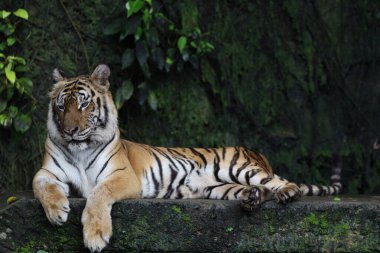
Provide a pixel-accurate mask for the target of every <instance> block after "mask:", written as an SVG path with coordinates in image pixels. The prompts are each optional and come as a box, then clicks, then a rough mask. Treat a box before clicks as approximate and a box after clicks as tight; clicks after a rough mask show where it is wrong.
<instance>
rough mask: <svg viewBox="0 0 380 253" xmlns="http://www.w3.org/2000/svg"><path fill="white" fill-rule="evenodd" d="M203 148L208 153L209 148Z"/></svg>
mask: <svg viewBox="0 0 380 253" xmlns="http://www.w3.org/2000/svg"><path fill="white" fill-rule="evenodd" d="M203 149H204V150H206V151H207V152H208V153H211V151H210V149H208V148H203Z"/></svg>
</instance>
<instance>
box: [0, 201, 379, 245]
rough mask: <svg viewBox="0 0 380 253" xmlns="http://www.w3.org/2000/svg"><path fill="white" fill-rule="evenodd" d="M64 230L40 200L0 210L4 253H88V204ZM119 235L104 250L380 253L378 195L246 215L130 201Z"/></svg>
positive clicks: (123, 208) (118, 216)
mask: <svg viewBox="0 0 380 253" xmlns="http://www.w3.org/2000/svg"><path fill="white" fill-rule="evenodd" d="M70 204H71V209H72V210H71V212H70V215H69V220H68V222H67V223H66V224H65V225H64V226H62V227H54V226H52V225H50V224H49V222H48V221H47V219H46V218H45V215H44V213H43V209H42V207H41V205H40V204H39V202H38V201H37V200H35V199H33V198H20V199H19V200H17V201H16V202H14V203H12V204H10V205H8V206H5V207H2V208H1V209H0V252H37V251H38V250H44V251H46V252H88V251H87V250H86V249H85V248H84V246H83V242H82V225H81V223H80V214H81V212H82V210H83V208H84V205H85V200H84V199H70ZM112 217H113V227H114V236H113V238H112V239H111V243H110V245H109V246H108V247H107V248H106V249H105V250H104V252H348V251H349V252H379V251H380V196H371V197H347V196H343V197H340V200H339V199H334V197H304V198H303V199H302V200H300V201H297V202H294V203H290V204H287V205H286V206H285V205H279V204H277V203H275V202H269V203H266V204H264V205H263V206H262V207H261V208H260V209H258V210H256V211H254V212H246V211H243V210H242V209H241V208H240V205H239V202H237V201H215V200H159V199H153V200H147V199H144V200H126V201H122V202H119V203H116V204H115V205H114V207H113V210H112Z"/></svg>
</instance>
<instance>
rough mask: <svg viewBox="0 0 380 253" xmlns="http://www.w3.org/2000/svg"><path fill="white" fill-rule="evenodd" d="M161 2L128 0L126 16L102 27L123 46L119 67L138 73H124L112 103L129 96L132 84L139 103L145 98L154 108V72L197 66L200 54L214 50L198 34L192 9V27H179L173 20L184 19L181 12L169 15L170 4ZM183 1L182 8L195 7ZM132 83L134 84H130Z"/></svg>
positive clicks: (191, 8)
mask: <svg viewBox="0 0 380 253" xmlns="http://www.w3.org/2000/svg"><path fill="white" fill-rule="evenodd" d="M164 2H165V1H158V0H153V1H152V0H128V1H126V5H125V8H126V12H127V16H126V18H125V17H123V18H121V19H116V20H115V21H113V22H112V23H110V24H109V25H108V26H106V28H105V30H104V34H105V35H118V36H119V40H120V43H121V44H122V45H124V47H125V46H126V47H125V48H124V51H123V53H122V57H121V64H122V70H125V71H126V72H127V73H129V74H130V73H135V72H139V73H141V74H142V76H137V77H136V74H134V75H135V76H130V75H128V78H129V79H128V80H127V81H124V83H127V84H128V86H126V85H122V86H121V87H119V89H118V90H117V91H116V98H115V102H116V104H117V107H118V108H121V106H122V105H123V103H124V102H125V101H127V100H128V99H130V98H131V96H132V95H133V93H134V91H135V90H136V89H134V88H133V86H136V87H143V88H142V89H138V90H140V91H141V92H140V94H139V101H140V104H144V103H145V101H147V102H148V105H149V107H150V108H151V109H153V110H156V109H157V108H158V103H157V102H158V100H157V98H156V94H155V93H154V89H152V87H153V86H154V82H153V80H154V78H155V77H156V76H157V73H160V72H167V73H168V72H172V71H173V69H176V70H177V71H179V72H181V71H183V69H184V66H185V64H190V65H191V66H193V67H194V68H198V67H199V60H200V59H201V58H202V56H203V55H205V54H208V53H210V52H212V51H213V50H214V46H213V45H212V44H211V43H210V42H208V41H207V40H206V39H205V36H206V34H205V33H202V31H201V29H200V28H199V26H198V24H197V19H198V17H197V12H196V11H195V12H194V11H193V12H192V16H191V17H190V18H191V19H192V20H193V22H192V25H193V26H192V27H188V24H186V25H184V24H182V27H180V25H179V24H178V22H176V21H174V20H178V18H184V15H183V16H181V17H176V16H174V17H171V16H170V9H168V8H171V7H168V6H167V5H166V4H165V3H164ZM185 4H186V8H188V9H190V10H196V7H195V6H194V5H193V3H192V2H191V1H185ZM181 11H182V12H184V11H185V10H183V9H182V10H181ZM186 11H188V10H186ZM187 18H189V17H187ZM131 42H132V43H131ZM132 83H134V85H133V86H132V87H131V86H130V84H132ZM126 90H128V92H126ZM126 93H128V94H127V95H126Z"/></svg>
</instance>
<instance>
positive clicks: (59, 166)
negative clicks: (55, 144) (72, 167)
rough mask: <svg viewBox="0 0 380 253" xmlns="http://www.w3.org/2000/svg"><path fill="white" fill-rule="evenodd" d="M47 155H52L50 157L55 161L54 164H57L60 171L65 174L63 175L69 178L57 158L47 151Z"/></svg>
mask: <svg viewBox="0 0 380 253" xmlns="http://www.w3.org/2000/svg"><path fill="white" fill-rule="evenodd" d="M46 153H48V155H50V157H51V158H52V159H53V162H54V164H55V165H56V166H57V167H58V168H59V169H60V170H62V172H63V173H64V174H65V175H66V177H67V174H66V172H65V171H64V170H63V169H62V167H61V165H60V164H59V163H58V161H57V159H55V157H54V156H53V155H52V154H50V153H49V152H48V151H46Z"/></svg>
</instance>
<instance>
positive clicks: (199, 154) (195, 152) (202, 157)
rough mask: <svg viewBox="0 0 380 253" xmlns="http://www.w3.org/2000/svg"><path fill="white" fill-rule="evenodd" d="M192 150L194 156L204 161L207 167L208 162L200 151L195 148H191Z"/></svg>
mask: <svg viewBox="0 0 380 253" xmlns="http://www.w3.org/2000/svg"><path fill="white" fill-rule="evenodd" d="M190 150H191V152H193V154H194V155H196V156H199V157H200V158H201V159H202V161H203V163H204V167H206V166H207V161H206V158H205V156H204V155H203V154H201V153H199V152H198V151H196V150H195V149H194V148H190Z"/></svg>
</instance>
